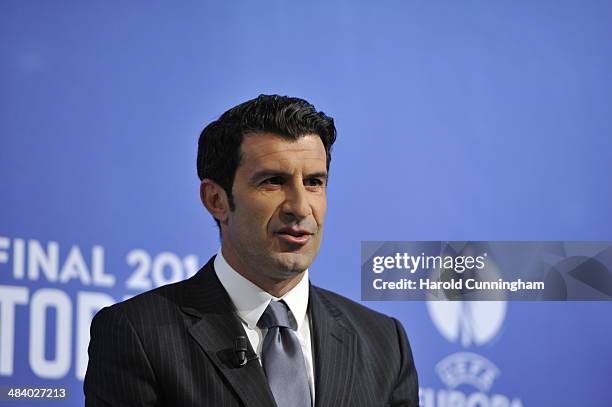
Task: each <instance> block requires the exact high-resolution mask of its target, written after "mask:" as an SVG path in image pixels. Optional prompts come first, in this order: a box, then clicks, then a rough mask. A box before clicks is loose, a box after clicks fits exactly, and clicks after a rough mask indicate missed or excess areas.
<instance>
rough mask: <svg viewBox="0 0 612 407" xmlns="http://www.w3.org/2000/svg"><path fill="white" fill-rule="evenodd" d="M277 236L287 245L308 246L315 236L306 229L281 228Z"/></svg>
mask: <svg viewBox="0 0 612 407" xmlns="http://www.w3.org/2000/svg"><path fill="white" fill-rule="evenodd" d="M275 234H276V235H277V236H278V237H279V238H280V239H281V240H282V241H284V242H286V243H291V244H298V245H304V244H306V243H307V242H308V241H309V240H310V237H311V236H312V235H313V233H312V232H310V231H308V230H306V229H302V228H295V227H286V228H281V229H279V230H278V231H276V232H275Z"/></svg>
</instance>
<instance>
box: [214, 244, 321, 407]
mask: <svg viewBox="0 0 612 407" xmlns="http://www.w3.org/2000/svg"><path fill="white" fill-rule="evenodd" d="M214 264H215V271H216V272H217V277H218V278H219V281H220V282H221V285H223V288H225V291H227V293H228V294H229V297H230V299H231V300H232V302H233V303H234V306H235V307H236V311H237V314H238V318H239V319H240V322H242V326H243V327H244V330H245V331H246V333H247V336H248V338H249V341H250V342H251V346H252V347H253V349H254V350H255V352H256V353H257V356H259V363H261V348H262V345H263V339H264V337H265V336H266V333H267V332H268V330H267V329H260V328H258V327H257V321H259V318H260V317H261V315H262V314H263V313H264V311H265V310H266V308H267V307H268V304H269V303H270V301H278V300H281V299H282V300H284V301H285V303H286V304H287V306H288V307H289V312H290V315H293V318H294V319H295V322H296V323H297V331H296V334H297V337H298V339H299V341H300V345H301V347H302V354H303V355H304V362H305V363H306V373H307V374H308V384H309V386H310V395H311V396H312V402H313V405H314V394H315V388H314V368H313V363H312V347H311V340H310V320H309V318H308V313H307V312H306V310H307V308H308V270H306V271H305V272H304V275H303V277H302V279H301V280H300V282H299V283H298V284H297V285H296V286H295V287H293V288H292V289H291V290H290V291H289V292H287V293H286V294H285V295H283V296H282V297H281V298H276V297H274V296H272V295H271V294H269V293H267V292H266V291H264V290H262V289H261V288H259V287H258V286H256V285H255V284H253V283H252V282H250V281H249V280H247V279H246V278H244V277H243V276H242V275H240V274H239V273H238V272H237V271H236V270H234V269H233V268H232V267H231V266H230V265H229V264H228V263H227V261H226V260H225V258H224V257H223V254H222V253H221V250H219V253H217V257H216V258H215V263H214Z"/></svg>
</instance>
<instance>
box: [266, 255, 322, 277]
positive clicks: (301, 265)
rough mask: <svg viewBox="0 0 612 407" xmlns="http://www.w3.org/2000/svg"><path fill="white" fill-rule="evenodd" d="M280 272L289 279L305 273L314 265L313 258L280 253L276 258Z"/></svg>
mask: <svg viewBox="0 0 612 407" xmlns="http://www.w3.org/2000/svg"><path fill="white" fill-rule="evenodd" d="M275 257H276V259H275V263H276V264H277V267H278V269H279V272H280V273H281V274H283V275H286V276H287V277H288V278H289V277H294V276H295V275H296V274H300V273H303V272H304V271H306V269H307V268H308V267H310V265H311V264H312V260H313V259H312V257H311V256H307V255H304V254H299V253H279V254H278V255H277V256H275Z"/></svg>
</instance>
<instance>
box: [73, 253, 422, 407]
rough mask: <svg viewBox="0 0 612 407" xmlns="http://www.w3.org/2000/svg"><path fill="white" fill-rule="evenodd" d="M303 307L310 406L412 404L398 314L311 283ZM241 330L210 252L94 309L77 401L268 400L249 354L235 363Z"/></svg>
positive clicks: (410, 371) (413, 387) (413, 388)
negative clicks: (173, 279)
mask: <svg viewBox="0 0 612 407" xmlns="http://www.w3.org/2000/svg"><path fill="white" fill-rule="evenodd" d="M308 312H309V316H310V320H311V323H312V342H313V357H314V369H315V405H316V406H321V407H323V406H325V407H327V406H330V407H335V406H351V407H353V406H388V405H390V406H418V385H417V374H416V370H415V367H414V363H413V359H412V353H411V351H410V346H409V344H408V340H407V338H406V334H405V333H404V330H403V328H402V326H401V325H400V323H399V322H398V321H396V320H395V319H392V318H389V317H386V316H384V315H382V314H379V313H377V312H374V311H372V310H369V309H367V308H365V307H363V306H361V305H359V304H357V303H355V302H353V301H350V300H348V299H346V298H344V297H341V296H339V295H337V294H334V293H331V292H329V291H326V290H323V289H321V288H317V287H313V286H311V287H310V293H309V304H308ZM240 335H244V336H246V333H245V332H244V329H243V328H242V325H241V323H240V321H239V320H238V319H237V317H236V316H235V314H234V312H233V306H232V303H231V301H230V299H229V296H228V295H227V293H226V292H225V290H224V288H223V286H222V285H221V283H220V282H219V280H218V278H217V275H216V274H215V271H214V268H213V259H211V260H210V261H209V262H208V263H207V264H206V265H205V266H204V267H203V268H202V269H201V270H200V271H199V272H198V273H197V274H196V275H195V276H193V277H192V278H190V279H188V280H185V281H181V282H179V283H175V284H170V285H167V286H163V287H160V288H157V289H155V290H152V291H149V292H146V293H144V294H141V295H139V296H136V297H134V298H132V299H130V300H127V301H124V302H122V303H119V304H115V305H113V306H111V307H107V308H104V309H103V310H101V311H100V312H98V314H97V315H96V316H95V318H94V320H93V321H92V324H91V341H90V344H89V365H88V367H87V374H86V376H85V382H84V385H83V388H84V391H85V397H86V402H85V404H86V405H87V406H162V405H163V406H172V407H175V406H213V407H217V406H228V407H230V406H249V407H250V406H253V407H257V406H261V407H264V406H266V407H268V406H270V407H272V406H275V403H274V399H273V396H272V393H271V392H270V389H269V386H268V383H267V381H266V377H265V374H264V371H263V369H262V367H261V365H260V363H259V361H258V360H256V359H253V360H250V361H249V362H248V363H247V364H246V366H244V367H235V366H234V363H233V352H232V345H233V341H234V338H236V337H237V336H240ZM249 354H250V355H251V356H254V355H255V354H254V352H253V350H252V349H251V348H250V346H249Z"/></svg>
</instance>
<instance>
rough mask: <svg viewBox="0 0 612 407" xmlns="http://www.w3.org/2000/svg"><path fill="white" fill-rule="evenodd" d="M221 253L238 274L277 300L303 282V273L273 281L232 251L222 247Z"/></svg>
mask: <svg viewBox="0 0 612 407" xmlns="http://www.w3.org/2000/svg"><path fill="white" fill-rule="evenodd" d="M221 253H222V254H223V258H224V259H225V261H226V262H227V264H228V265H229V266H230V267H231V268H232V269H234V270H235V271H236V272H237V273H238V274H240V275H241V276H242V277H244V278H246V279H247V280H249V281H250V282H251V283H253V284H255V285H256V286H258V287H259V288H261V289H262V290H264V291H265V292H267V293H268V294H270V295H272V296H273V297H276V298H281V297H282V296H283V295H285V294H287V293H288V292H289V291H291V290H292V289H293V288H294V287H295V286H296V285H298V284H299V283H300V281H302V278H303V277H304V274H305V272H304V271H302V272H300V273H296V274H295V275H293V276H291V277H288V278H286V279H273V278H270V277H268V276H266V275H264V274H263V273H261V272H258V271H257V270H254V269H253V268H252V267H249V266H248V265H247V264H245V263H244V262H243V261H242V260H241V259H240V258H239V257H238V256H235V255H234V253H233V251H232V250H227V249H226V248H223V247H222V249H221Z"/></svg>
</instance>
